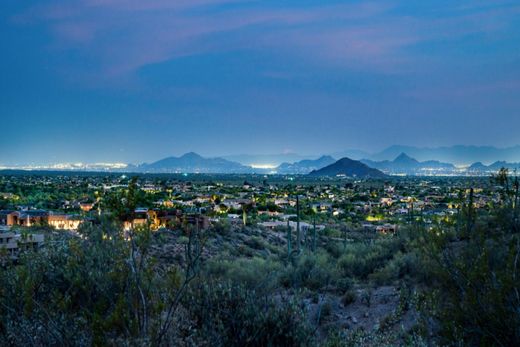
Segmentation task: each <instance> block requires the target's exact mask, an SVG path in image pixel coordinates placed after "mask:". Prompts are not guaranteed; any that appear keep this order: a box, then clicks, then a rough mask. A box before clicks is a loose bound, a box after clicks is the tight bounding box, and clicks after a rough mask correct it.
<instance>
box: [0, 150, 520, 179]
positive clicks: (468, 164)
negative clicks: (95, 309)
mask: <svg viewBox="0 0 520 347" xmlns="http://www.w3.org/2000/svg"><path fill="white" fill-rule="evenodd" d="M232 158H236V160H232ZM334 158H347V159H349V160H354V159H355V160H359V161H360V162H361V163H363V164H364V165H367V166H368V167H370V168H374V169H377V170H379V171H381V172H383V173H385V174H389V175H400V174H404V175H488V174H489V173H492V172H496V171H498V170H499V169H500V168H501V167H506V168H508V169H509V170H511V171H513V170H517V169H520V146H515V147H509V148H496V147H490V146H487V147H486V146H483V147H477V146H452V147H438V148H419V147H412V146H391V147H389V148H387V149H385V150H384V151H382V152H380V153H376V154H368V153H365V152H363V151H358V150H347V151H343V152H337V153H335V154H334V155H323V156H307V157H305V156H301V155H298V154H294V153H284V154H275V155H238V156H227V157H214V158H205V157H202V156H200V155H199V154H197V153H194V152H190V153H186V154H184V155H182V156H180V157H174V156H172V157H167V158H164V159H161V160H158V161H155V162H152V163H143V164H137V165H134V164H124V163H98V164H82V163H74V164H71V163H62V164H53V165H28V166H22V165H17V166H3V167H2V166H0V168H2V169H24V170H58V171H60V170H61V171H107V172H110V171H113V172H147V173H223V174H232V173H244V174H247V173H257V174H272V173H278V174H287V175H290V174H307V173H310V172H313V171H319V170H320V169H322V168H324V167H327V166H329V165H331V164H334V163H335V159H334ZM282 159H283V161H281V160H282Z"/></svg>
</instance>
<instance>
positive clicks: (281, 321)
mask: <svg viewBox="0 0 520 347" xmlns="http://www.w3.org/2000/svg"><path fill="white" fill-rule="evenodd" d="M184 305H185V306H186V307H189V308H190V315H191V318H192V319H193V322H194V328H195V329H196V333H195V334H196V335H197V337H198V339H200V340H202V341H206V343H207V344H210V345H212V346H306V345H311V344H312V342H313V332H312V329H311V328H310V327H309V325H308V319H307V317H306V313H305V310H304V308H303V307H302V305H301V304H298V301H297V300H295V299H292V300H290V299H287V298H284V297H275V296H273V295H270V294H260V293H258V292H257V291H255V290H251V289H247V288H245V287H244V286H241V285H233V284H231V283H226V282H219V283H215V282H207V283H200V284H198V285H196V286H193V287H192V288H191V289H190V291H189V295H187V296H186V298H185V300H184Z"/></svg>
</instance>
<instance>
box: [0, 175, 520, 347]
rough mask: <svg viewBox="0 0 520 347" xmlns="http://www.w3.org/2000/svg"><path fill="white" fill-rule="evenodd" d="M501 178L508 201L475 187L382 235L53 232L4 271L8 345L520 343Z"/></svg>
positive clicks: (1, 287)
mask: <svg viewBox="0 0 520 347" xmlns="http://www.w3.org/2000/svg"><path fill="white" fill-rule="evenodd" d="M493 180H494V181H493V184H495V185H496V186H497V187H498V188H497V189H499V192H500V199H499V200H497V201H496V203H494V204H493V205H492V206H490V208H489V210H486V211H481V210H476V209H475V208H474V201H473V199H474V193H473V190H471V189H469V190H465V191H463V192H461V194H460V204H459V206H458V214H457V215H456V216H455V218H454V220H450V221H448V220H447V221H439V222H437V223H435V224H428V225H426V224H424V223H423V222H422V220H421V218H420V217H417V218H414V219H411V220H410V221H409V222H408V224H406V225H401V226H400V228H399V229H398V231H397V232H396V233H395V234H386V235H384V234H375V233H367V232H361V231H350V232H349V233H348V237H345V238H343V237H342V236H343V235H344V234H343V233H342V232H339V231H336V232H335V231H334V230H332V231H330V230H326V231H324V232H323V233H321V235H319V236H318V237H317V240H316V244H314V240H312V238H311V237H304V238H303V242H302V244H301V246H300V247H297V245H295V244H293V245H292V248H291V249H290V251H289V247H288V245H287V235H288V234H287V232H286V231H285V230H276V231H271V230H263V229H260V228H257V227H255V226H254V225H253V226H248V227H237V226H231V225H228V224H225V223H224V224H223V223H218V224H215V225H213V227H212V228H211V229H209V230H206V231H201V230H197V229H195V228H189V227H188V226H186V227H184V228H182V230H175V231H171V230H164V231H158V232H152V231H150V230H149V229H148V228H146V227H143V228H141V229H138V230H135V231H133V232H131V233H125V232H123V230H122V227H121V223H120V221H119V220H118V213H114V214H113V216H112V217H110V218H108V217H107V218H100V219H99V220H98V221H97V222H96V223H93V224H84V225H83V226H82V227H81V228H80V230H79V237H77V236H69V235H67V234H64V233H60V234H55V233H50V234H49V237H48V241H47V243H46V245H45V247H44V248H42V249H41V250H40V251H38V252H28V253H25V254H24V255H23V256H22V258H21V259H19V261H18V262H17V263H16V264H14V263H13V264H9V263H7V264H6V266H4V267H3V268H2V269H1V270H0V272H1V273H0V340H1V341H4V343H3V344H4V345H8V346H9V345H12V346H21V345H23V346H25V345H32V346H52V345H56V346H58V345H59V346H68V345H71V346H72V345H74V346H75V345H99V346H101V345H137V346H141V345H152V346H170V345H186V346H190V345H207V346H269V345H271V346H305V345H308V346H316V345H322V346H356V345H362V346H381V345H410V346H426V345H457V346H460V345H470V346H472V345H480V346H488V345H489V346H492V345H497V346H514V345H520V295H519V290H520V288H519V287H520V280H519V276H520V273H519V269H518V262H519V261H520V259H519V258H520V234H519V227H520V224H519V212H520V207H519V206H518V204H519V202H520V196H519V185H518V181H517V180H516V179H512V178H511V177H510V176H508V175H507V172H505V171H504V172H501V174H500V175H498V176H497V177H495V178H494V179H493ZM123 207H124V206H123ZM116 212H117V211H116ZM338 236H340V237H338ZM293 242H294V235H293Z"/></svg>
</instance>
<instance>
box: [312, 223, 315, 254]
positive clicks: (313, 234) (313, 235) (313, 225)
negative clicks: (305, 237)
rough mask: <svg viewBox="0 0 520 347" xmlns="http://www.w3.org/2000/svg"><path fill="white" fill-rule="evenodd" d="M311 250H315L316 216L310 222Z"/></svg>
mask: <svg viewBox="0 0 520 347" xmlns="http://www.w3.org/2000/svg"><path fill="white" fill-rule="evenodd" d="M312 251H313V252H316V217H314V220H313V222H312Z"/></svg>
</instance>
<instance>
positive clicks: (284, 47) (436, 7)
mask: <svg viewBox="0 0 520 347" xmlns="http://www.w3.org/2000/svg"><path fill="white" fill-rule="evenodd" d="M0 44H1V50H0V76H1V77H0V119H1V120H2V130H3V131H2V133H1V136H0V164H8V165H12V164H16V163H54V162H65V161H83V162H99V161H124V162H141V161H148V162H150V161H153V160H156V159H160V158H162V157H165V156H168V155H178V154H182V153H184V152H187V151H196V152H199V153H201V154H203V155H207V156H213V155H225V154H238V153H281V152H289V151H294V152H298V153H302V154H318V153H330V152H335V151H339V150H344V149H349V148H357V149H362V150H366V151H378V150H381V149H383V148H384V147H386V146H388V145H392V144H406V145H418V146H439V145H452V144H477V145H495V146H510V145H517V144H520V3H519V2H518V0H509V1H507V0H496V1H491V0H488V1H481V0H461V1H453V0H421V1H408V0H395V1H386V0H378V1H324V0H316V1H313V0H296V1H293V0H291V1H281V0H276V1H271V0H262V1H260V0H258V1H255V0H246V1H240V0H227V1H226V0H146V1H143V0H135V1H132V0H62V1H57V0H25V1H20V0H2V1H1V2H0Z"/></svg>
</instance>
